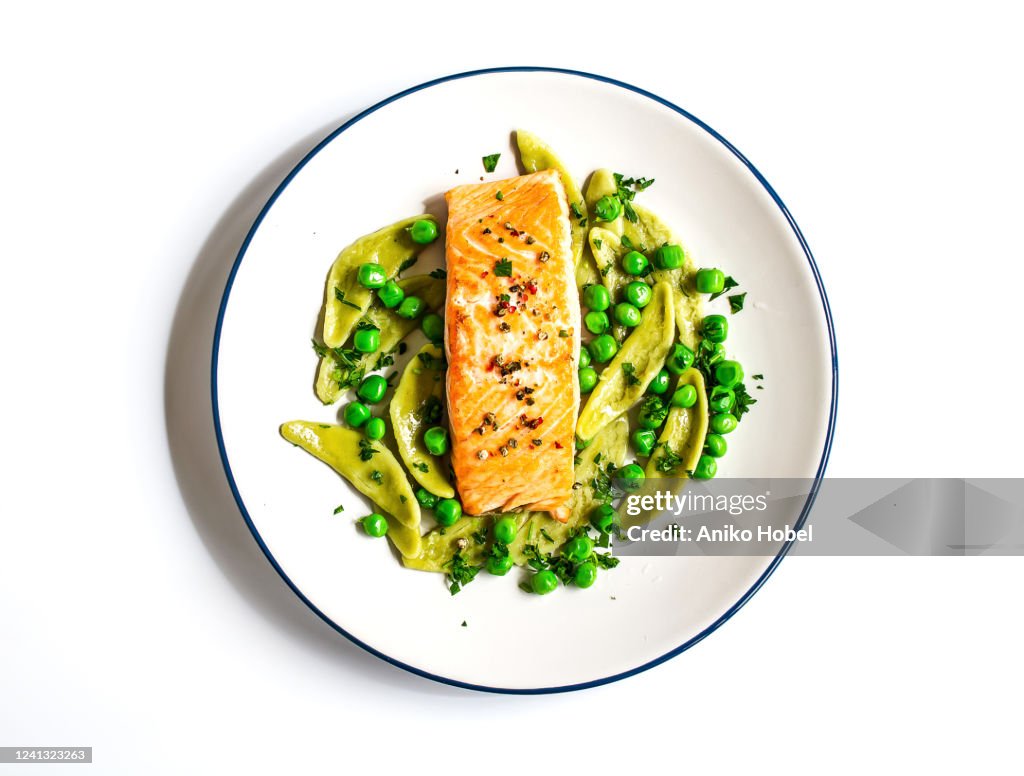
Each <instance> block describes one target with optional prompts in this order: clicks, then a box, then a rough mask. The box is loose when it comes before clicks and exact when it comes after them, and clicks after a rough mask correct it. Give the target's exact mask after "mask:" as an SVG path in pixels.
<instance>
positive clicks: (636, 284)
mask: <svg viewBox="0 0 1024 776" xmlns="http://www.w3.org/2000/svg"><path fill="white" fill-rule="evenodd" d="M625 293H626V301H627V302H629V303H630V304H631V305H633V306H634V307H636V308H638V309H640V310H643V309H644V308H645V307H647V305H649V304H650V303H651V297H652V296H653V292H652V291H651V287H650V286H649V285H647V284H646V283H644V282H643V281H642V280H634V281H633V282H632V283H630V284H629V285H628V286H626V292H625Z"/></svg>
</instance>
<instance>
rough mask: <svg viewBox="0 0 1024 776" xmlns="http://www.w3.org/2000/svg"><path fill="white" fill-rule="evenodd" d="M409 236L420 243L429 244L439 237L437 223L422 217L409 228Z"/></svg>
mask: <svg viewBox="0 0 1024 776" xmlns="http://www.w3.org/2000/svg"><path fill="white" fill-rule="evenodd" d="M409 236H410V237H412V241H413V242H414V243H417V244H418V245H429V244H430V243H432V242H434V240H436V239H437V224H435V223H434V222H433V221H427V220H426V219H425V218H422V219H420V220H419V221H416V222H415V223H414V224H413V225H412V228H411V229H409Z"/></svg>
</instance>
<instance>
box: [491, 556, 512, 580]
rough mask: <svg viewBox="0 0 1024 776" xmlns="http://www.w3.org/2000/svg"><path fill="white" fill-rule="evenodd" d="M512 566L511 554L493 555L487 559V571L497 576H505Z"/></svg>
mask: <svg viewBox="0 0 1024 776" xmlns="http://www.w3.org/2000/svg"><path fill="white" fill-rule="evenodd" d="M511 568H512V556H511V555H491V556H490V557H489V558H488V559H487V573H488V574H494V576H496V577H503V576H505V575H506V574H508V572H509V569H511Z"/></svg>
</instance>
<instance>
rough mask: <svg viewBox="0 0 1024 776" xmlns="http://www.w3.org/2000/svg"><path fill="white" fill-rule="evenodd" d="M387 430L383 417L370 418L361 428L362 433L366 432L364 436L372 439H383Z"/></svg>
mask: <svg viewBox="0 0 1024 776" xmlns="http://www.w3.org/2000/svg"><path fill="white" fill-rule="evenodd" d="M387 431H388V427H387V424H386V423H385V422H384V418H370V419H369V420H368V421H366V426H365V427H364V428H363V433H364V434H366V438H367V439H372V440H374V441H376V440H378V439H383V438H384V435H385V434H386V433H387Z"/></svg>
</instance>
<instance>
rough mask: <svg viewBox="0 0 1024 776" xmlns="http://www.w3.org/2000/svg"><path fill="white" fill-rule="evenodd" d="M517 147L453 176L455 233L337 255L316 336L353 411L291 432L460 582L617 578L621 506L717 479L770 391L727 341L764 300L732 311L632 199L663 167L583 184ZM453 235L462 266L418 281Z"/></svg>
mask: <svg viewBox="0 0 1024 776" xmlns="http://www.w3.org/2000/svg"><path fill="white" fill-rule="evenodd" d="M516 144H517V150H518V152H519V159H520V161H521V163H522V168H523V171H524V173H525V174H523V175H520V176H518V177H513V178H501V179H500V180H499V179H493V180H483V179H482V181H483V182H480V183H472V184H468V185H461V186H455V187H454V188H452V189H450V190H449V191H448V192H447V194H446V199H447V202H448V219H447V223H446V225H445V227H444V229H443V230H442V229H441V228H440V226H439V222H438V220H437V219H436V218H435V217H434V216H431V215H417V216H411V217H408V218H404V219H402V220H400V221H397V222H395V223H393V224H391V225H390V226H387V227H384V228H383V229H380V230H378V231H376V232H373V233H372V234H369V235H367V236H365V237H362V238H359V239H357V240H356V241H355V242H353V243H352V245H350V246H349V247H347V248H345V249H344V250H343V251H342V252H341V253H340V254H339V255H338V257H337V258H336V259H335V261H334V263H333V265H332V266H331V269H330V273H329V275H328V279H327V286H326V289H325V296H324V306H323V318H322V327H321V328H320V330H319V332H318V335H319V336H318V337H317V338H315V339H314V341H313V348H314V350H315V351H316V353H317V355H318V356H319V358H320V362H319V365H318V369H317V374H316V380H315V384H314V388H315V393H316V396H317V398H318V399H320V401H321V402H322V403H323V404H324V405H333V404H335V403H337V402H338V401H339V400H341V399H346V401H345V402H344V403H343V404H341V405H339V410H338V420H339V421H340V423H341V425H339V424H338V423H320V422H312V421H291V422H289V423H285V424H284V425H282V426H281V434H282V436H284V438H285V439H286V440H288V441H289V442H291V443H293V444H294V445H296V446H297V447H301V448H303V449H304V450H306V451H307V452H309V453H311V454H312V455H314V456H316V457H317V458H319V459H320V460H322V461H323V462H325V463H327V464H328V465H329V466H331V468H333V469H334V470H335V471H336V472H337V473H338V474H340V475H341V476H342V477H343V478H344V479H346V480H347V481H348V482H349V483H351V485H352V486H353V487H354V488H355V489H356V490H358V491H359V492H360V493H362V494H363V495H364V496H366V497H367V498H368V499H369V500H370V502H371V503H372V504H373V508H372V511H371V512H370V514H367V515H366V516H365V517H362V518H359V519H358V521H357V524H358V525H359V526H361V530H362V532H363V533H365V534H366V535H367V536H369V537H375V538H380V537H385V536H386V537H387V538H388V539H389V540H390V542H391V544H393V545H394V547H395V548H396V549H397V550H398V552H399V554H400V555H401V560H402V563H403V565H405V566H406V567H407V568H411V569H418V570H422V571H432V572H439V573H442V574H444V575H445V578H446V583H447V586H448V588H449V590H450V592H451V593H452V594H455V593H458V592H460V591H461V590H462V589H463V588H464V587H465V586H466V585H467V584H469V583H470V582H472V581H473V580H474V579H476V578H477V576H478V575H479V574H480V573H481V572H483V573H484V574H485V575H488V576H498V577H504V576H508V575H510V574H511V573H512V571H513V569H515V568H517V567H518V568H521V569H524V570H525V571H526V572H527V573H528V575H529V576H528V578H526V579H520V588H521V589H523V590H524V591H526V592H530V593H535V594H539V595H547V594H548V593H551V592H552V591H554V590H555V589H556V588H557V587H558V586H559V585H573V586H576V587H578V588H581V589H586V588H590V587H594V586H599V585H600V580H601V576H602V574H604V573H605V572H606V571H607V570H608V569H611V568H614V567H615V566H616V565H617V564H618V559H617V558H616V557H614V556H613V554H612V541H613V539H614V538H615V537H616V536H617V535H618V532H619V528H620V520H619V517H618V514H617V511H616V509H615V503H616V500H617V499H618V498H619V497H621V496H622V495H623V494H625V493H628V492H632V491H636V490H639V489H642V488H645V487H657V486H656V485H655V483H656V482H657V481H659V480H664V479H665V478H677V479H679V480H685V479H687V478H690V477H692V478H695V479H709V478H711V477H714V476H716V474H717V473H718V470H719V466H720V462H721V461H722V460H723V457H724V456H725V455H726V452H727V450H728V445H727V443H726V436H727V435H729V434H731V433H733V432H735V430H736V429H737V427H738V426H739V424H740V421H741V420H742V418H743V417H744V415H745V414H746V413H747V412H748V411H749V409H750V406H751V405H752V404H754V403H755V400H754V399H753V398H752V397H751V396H750V394H749V393H748V392H747V390H746V388H745V386H744V383H743V380H744V370H743V367H742V365H741V364H740V363H739V362H738V361H736V360H733V359H731V358H728V357H727V356H728V354H727V352H726V343H727V342H728V341H729V330H730V321H731V317H732V316H733V315H735V314H736V313H738V312H740V311H741V310H742V309H743V303H744V299H745V297H746V293H745V292H743V293H739V294H732V295H730V296H729V297H728V299H725V300H722V301H721V302H718V303H717V304H716V300H718V299H720V298H721V297H722V296H723V295H725V294H728V293H729V292H730V291H731V290H732V289H733V288H736V287H737V286H739V283H738V282H737V281H736V280H735V279H734V278H732V277H730V276H728V275H727V274H725V272H724V271H723V270H722V269H720V268H718V267H713V266H706V267H698V265H697V264H696V262H695V261H694V259H693V257H692V256H691V254H690V253H689V251H688V250H687V249H686V248H684V247H683V241H682V239H681V238H680V236H679V235H677V234H676V233H675V232H674V231H673V230H672V229H671V228H670V227H669V226H668V224H666V223H665V222H664V221H662V220H661V219H660V218H658V217H657V216H656V215H655V214H654V213H652V212H651V211H650V210H648V209H646V208H645V207H643V206H642V205H641V204H639V203H638V202H636V197H637V195H638V194H640V193H642V192H644V191H646V190H647V189H648V188H650V187H651V186H652V185H653V184H654V180H653V179H652V178H646V177H629V176H626V175H623V174H620V173H616V172H613V171H612V170H609V169H598V170H596V171H595V172H593V173H592V174H591V176H590V179H589V181H588V183H587V186H586V189H585V193H583V189H582V188H581V187H580V185H579V184H578V182H577V180H576V179H575V178H573V176H572V175H571V174H570V172H569V169H568V168H567V167H566V165H565V164H564V163H563V162H562V161H561V160H560V159H559V158H558V157H557V156H556V155H555V153H554V152H553V151H552V149H551V148H550V146H548V145H547V144H546V143H544V142H543V141H542V140H541V139H540V138H538V137H537V136H536V135H533V134H532V133H529V132H526V131H525V130H519V131H518V132H517V133H516ZM500 158H501V154H489V155H487V156H484V157H483V160H484V169H485V171H486V172H488V173H492V172H494V171H495V170H496V169H497V164H498V160H499V159H500ZM442 234H443V235H444V240H440V239H439V238H440V237H441V236H442ZM442 242H443V244H444V245H443V258H444V267H435V268H434V269H433V270H431V271H430V272H429V273H426V274H420V275H414V276H410V277H402V274H403V273H404V272H405V271H407V270H408V269H410V268H411V267H412V266H413V265H414V264H416V263H417V261H419V259H420V257H421V254H422V255H423V257H424V258H425V259H427V260H426V261H424V264H426V265H428V266H429V262H430V257H431V253H433V255H434V257H435V260H436V258H440V255H439V254H441V253H442V251H441V250H440V248H441V245H440V243H442ZM432 245H433V246H437V248H436V249H434V250H433V251H432V250H431V247H430V246H432ZM726 303H727V304H726ZM705 305H708V306H709V307H710V309H709V310H708V311H707V312H706V311H705ZM716 307H717V308H718V309H717V310H716ZM761 378H762V375H759V374H758V375H754V379H756V380H760V379H761ZM758 387H760V386H758ZM581 396H582V397H583V399H582V406H581ZM342 511H343V506H342V507H338V508H337V509H335V514H338V513H340V512H342ZM646 517H650V515H647V516H646ZM641 519H644V518H641Z"/></svg>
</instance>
